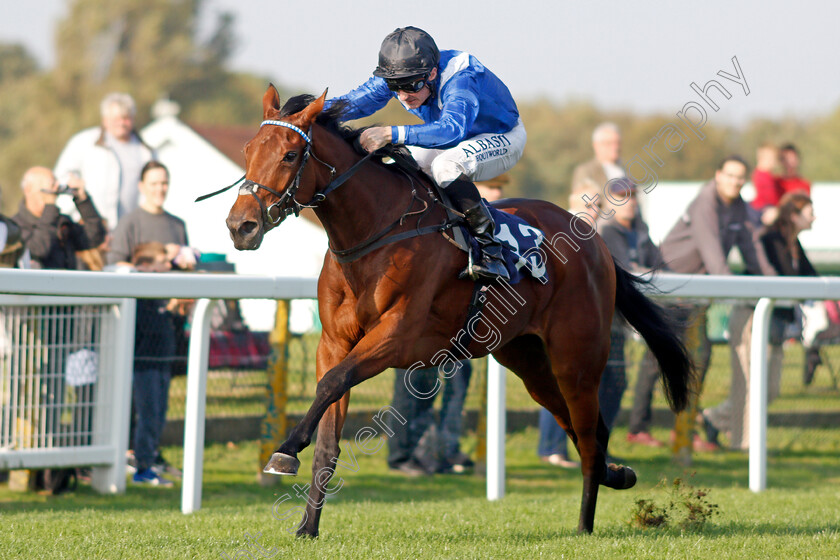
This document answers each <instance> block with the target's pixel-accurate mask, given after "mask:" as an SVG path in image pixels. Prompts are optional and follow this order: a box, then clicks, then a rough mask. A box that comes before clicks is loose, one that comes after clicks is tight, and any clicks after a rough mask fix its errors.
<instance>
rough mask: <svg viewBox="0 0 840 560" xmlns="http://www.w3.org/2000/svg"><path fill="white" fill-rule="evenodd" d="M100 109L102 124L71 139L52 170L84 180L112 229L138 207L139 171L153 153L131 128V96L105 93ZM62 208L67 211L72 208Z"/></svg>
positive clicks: (134, 108) (132, 127)
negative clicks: (73, 174)
mask: <svg viewBox="0 0 840 560" xmlns="http://www.w3.org/2000/svg"><path fill="white" fill-rule="evenodd" d="M100 112H101V117H102V124H101V126H97V127H93V128H88V129H86V130H83V131H81V132H79V133H77V134H76V135H75V136H73V137H72V138H70V141H69V142H67V145H66V146H65V147H64V150H63V151H62V152H61V155H60V156H59V158H58V162H57V163H56V165H55V173H56V175H57V176H59V177H64V175H65V174H66V173H68V172H74V173H77V174H78V175H80V176H81V178H82V179H84V181H85V183H86V187H87V190H88V192H90V193H91V195H92V196H93V198H94V199H96V202H97V204H98V205H99V210H100V212H101V214H102V217H103V218H104V219H105V226H106V228H107V229H108V231H112V230H113V229H114V228H115V227H116V225H117V221H118V220H120V219H121V218H122V217H123V216H124V215H126V214H128V213H129V212H132V211H133V210H135V209H136V208H137V206H138V204H139V200H138V194H139V193H138V189H137V181H138V177H140V170H141V169H142V168H143V166H144V165H145V164H146V162H148V161H149V160H151V159H153V157H154V154H153V152H152V149H151V148H149V147H148V146H147V145H146V144H145V143H143V141H142V140H141V139H140V136H139V134H138V133H137V131H136V130H135V128H134V118H135V115H136V112H137V109H136V106H135V104H134V100H133V99H132V98H131V96H130V95H128V94H127V93H111V94H109V95H107V96H105V98H104V99H103V100H102V104H101V106H100ZM62 209H63V210H64V211H65V212H68V213H69V212H70V210H72V209H71V208H67V207H63V208H62ZM127 259H130V255H128V257H127Z"/></svg>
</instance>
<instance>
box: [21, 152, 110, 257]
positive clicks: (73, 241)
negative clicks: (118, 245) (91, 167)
mask: <svg viewBox="0 0 840 560" xmlns="http://www.w3.org/2000/svg"><path fill="white" fill-rule="evenodd" d="M67 187H69V189H70V192H71V193H72V194H73V202H74V203H75V204H76V208H78V210H79V214H80V215H81V217H82V220H83V223H81V224H79V223H76V222H73V221H72V220H71V219H70V218H69V217H67V216H65V215H63V214H61V213H59V211H58V207H57V206H56V204H55V203H56V200H57V199H58V196H59V193H58V190H59V184H58V181H56V179H55V175H53V172H52V171H50V170H49V169H47V168H46V167H33V168H31V169H29V170H28V171H27V172H26V173H24V175H23V180H22V181H21V188H23V201H21V203H20V208H19V209H18V213H17V214H15V215H14V216H13V217H12V219H13V220H14V221H15V222H17V224H18V225H19V226H20V228H21V230H22V236H23V243H24V245H25V246H26V248H27V249H29V254H30V257H31V259H32V267H33V268H47V269H59V270H75V269H77V268H79V266H78V261H77V259H76V252H77V251H85V250H87V249H92V248H95V247H98V246H99V245H100V244H101V243H102V242H103V241H104V240H105V228H104V226H103V224H102V218H101V217H100V216H99V212H97V210H96V206H94V204H93V201H92V200H91V198H90V197H89V196H88V195H87V192H85V183H84V181H82V180H81V179H80V178H78V177H75V176H73V177H70V178H69V179H68V184H67Z"/></svg>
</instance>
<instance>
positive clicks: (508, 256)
mask: <svg viewBox="0 0 840 560" xmlns="http://www.w3.org/2000/svg"><path fill="white" fill-rule="evenodd" d="M488 207H489V208H490V214H491V215H492V216H493V221H494V222H495V224H496V230H495V232H494V233H495V236H496V239H498V240H499V241H501V242H502V247H503V250H502V254H503V255H504V257H505V268H507V270H508V273H509V274H510V280H509V281H508V283H509V284H511V285H513V284H516V283H518V282H519V281H520V280H522V278H523V277H524V276H525V274H524V271H522V269H523V268H525V270H527V271H528V272H529V273H530V275H531V276H532V277H534V278H535V279H537V280H539V281H540V282H542V283H545V282H546V281H547V278H546V266H545V262H544V259H545V257H544V256H543V255H544V252H543V251H540V245H541V244H542V242H543V239H545V235H544V234H543V232H542V231H540V230H538V229H537V228H535V227H533V226H531V225H529V224H528V223H527V222H526V221H525V220H523V219H522V218H519V217H518V216H514V215H512V214H508V213H507V212H502V211H500V210H497V209H496V208H494V207H492V206H490V205H488ZM472 243H475V242H474V241H472Z"/></svg>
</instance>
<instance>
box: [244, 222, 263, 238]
mask: <svg viewBox="0 0 840 560" xmlns="http://www.w3.org/2000/svg"><path fill="white" fill-rule="evenodd" d="M258 227H259V226H258V225H257V222H251V221H247V222H242V225H240V226H239V233H240V234H242V235H251V234H252V233H254V232H255V231H256V230H257V228H258Z"/></svg>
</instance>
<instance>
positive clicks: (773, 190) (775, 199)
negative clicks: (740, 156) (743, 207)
mask: <svg viewBox="0 0 840 560" xmlns="http://www.w3.org/2000/svg"><path fill="white" fill-rule="evenodd" d="M755 159H756V164H755V170H754V171H753V174H752V184H753V188H754V189H755V198H753V200H752V202H751V203H750V205H751V206H752V207H753V208H755V209H756V210H757V211H759V212H760V213H761V222H762V223H764V224H766V225H770V224H772V223H773V221H774V220H775V219H776V215H777V210H776V206H778V204H779V199H780V198H781V197H782V194H783V192H782V188H781V186H780V185H779V179H778V178H777V177H776V168H777V167H778V166H779V149H778V148H776V146H775V145H773V144H762V145H761V146H759V147H758V149H757V150H756V158H755Z"/></svg>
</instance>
